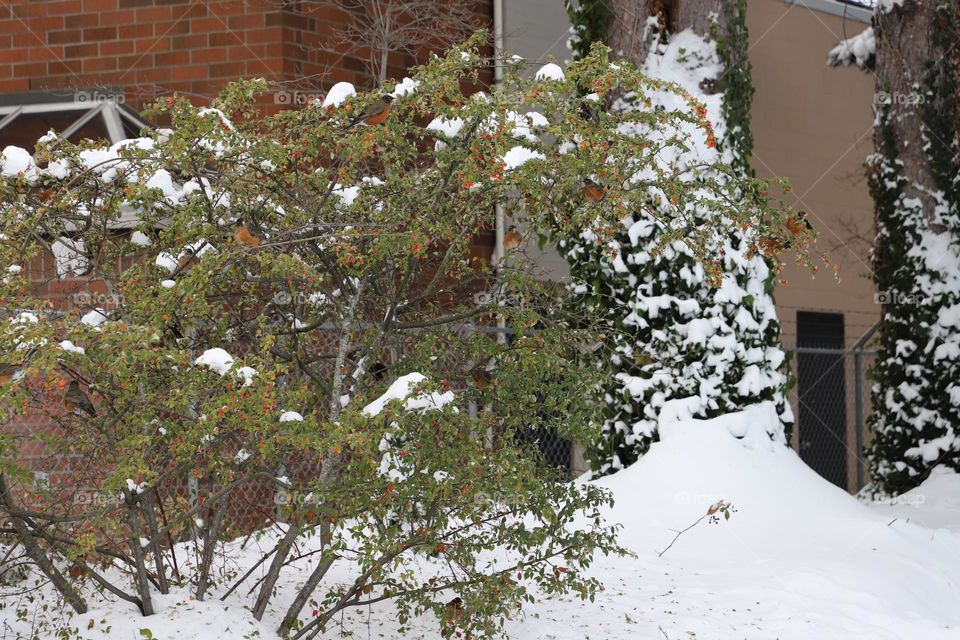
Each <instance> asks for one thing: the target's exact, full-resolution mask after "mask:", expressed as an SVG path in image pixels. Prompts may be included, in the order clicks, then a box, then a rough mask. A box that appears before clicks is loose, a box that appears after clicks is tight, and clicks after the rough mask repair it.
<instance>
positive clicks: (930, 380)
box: [841, 3, 960, 495]
mask: <svg viewBox="0 0 960 640" xmlns="http://www.w3.org/2000/svg"><path fill="white" fill-rule="evenodd" d="M874 22H875V27H874V28H875V31H876V33H877V39H876V41H877V51H876V57H875V58H871V59H872V60H874V61H875V62H874V64H875V71H876V74H877V89H878V92H879V93H878V95H880V96H883V97H886V98H888V99H886V100H882V102H883V103H884V104H882V105H881V108H880V111H879V113H878V115H877V126H876V129H875V140H876V142H877V153H876V154H875V155H874V156H873V157H872V158H871V159H870V161H869V162H868V177H869V180H870V189H871V194H872V196H873V198H874V206H875V212H876V221H877V237H876V242H875V246H874V251H873V255H872V262H873V265H872V266H873V277H874V282H875V283H876V286H877V291H878V296H877V297H878V301H879V302H881V303H882V304H883V319H882V322H881V325H880V333H879V336H880V345H879V352H878V356H877V360H876V362H875V365H874V367H873V370H872V372H871V375H872V377H873V379H874V382H875V383H874V385H873V387H872V399H873V412H872V413H871V415H870V419H869V425H870V428H871V429H872V431H873V440H872V442H871V444H870V447H869V448H868V450H867V455H868V459H869V462H870V473H871V477H872V479H873V490H874V491H875V492H876V493H879V494H892V495H896V494H900V493H902V492H904V491H907V490H909V489H911V488H913V487H915V486H917V485H918V484H920V483H921V482H922V481H923V480H924V479H925V478H926V477H927V475H928V474H929V472H930V471H931V470H932V469H933V468H934V467H936V466H937V465H940V464H943V465H946V466H949V467H951V468H953V469H955V470H960V437H958V436H960V382H958V381H960V336H958V331H960V246H958V237H957V233H958V231H960V153H958V138H957V133H958V131H957V118H958V116H960V106H958V95H957V86H958V85H957V82H958V80H960V78H958V77H957V66H956V64H957V61H958V59H960V57H958V56H957V55H956V52H953V51H952V45H953V44H954V41H955V38H956V35H955V34H956V32H957V31H956V30H957V29H958V25H960V21H958V11H957V7H956V4H955V3H944V4H942V5H940V6H938V7H932V6H927V7H924V6H920V5H912V4H911V5H909V6H907V7H905V8H904V9H902V10H900V9H898V10H892V11H887V10H884V9H883V8H881V9H878V11H877V13H876V17H875V21H874ZM899 34H907V35H906V36H901V35H899ZM901 37H909V38H910V39H911V42H913V43H916V42H917V40H916V39H917V38H923V39H924V41H925V43H922V46H921V45H917V46H918V47H919V49H918V54H917V57H914V56H910V57H908V58H907V59H906V61H905V60H904V59H903V57H902V54H901V53H900V51H901V48H902V44H903V43H902V42H901V41H900V40H899V38H901ZM841 46H842V45H841ZM925 47H932V50H934V51H939V52H941V53H942V54H943V55H931V56H924V55H922V50H923V49H924V48H925ZM911 50H913V48H911ZM911 65H912V66H916V67H917V68H916V69H912V70H911ZM912 71H916V73H912ZM918 77H919V78H920V80H921V82H920V83H919V84H917V83H916V80H917V78H918ZM904 87H907V88H909V90H910V91H909V93H904V92H903V88H904ZM918 143H919V144H918Z"/></svg>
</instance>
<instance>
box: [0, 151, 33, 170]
mask: <svg viewBox="0 0 960 640" xmlns="http://www.w3.org/2000/svg"><path fill="white" fill-rule="evenodd" d="M21 173H22V174H24V176H26V177H27V178H31V177H35V176H36V173H37V166H36V165H35V164H34V163H33V156H32V155H31V154H30V152H28V151H27V150H26V149H22V148H20V147H14V146H12V145H10V146H7V147H4V149H3V153H2V154H0V175H2V176H4V177H5V178H10V177H14V176H17V175H19V174H21Z"/></svg>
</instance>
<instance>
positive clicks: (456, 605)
mask: <svg viewBox="0 0 960 640" xmlns="http://www.w3.org/2000/svg"><path fill="white" fill-rule="evenodd" d="M446 607H447V623H446V625H444V627H442V628H441V629H440V635H441V636H442V637H444V638H448V637H450V636H451V635H453V631H454V629H456V627H457V620H458V619H459V618H460V616H462V615H463V599H462V598H460V597H459V596H457V597H456V598H454V599H453V600H451V601H450V602H448V603H447V605H446ZM447 626H449V627H450V628H447Z"/></svg>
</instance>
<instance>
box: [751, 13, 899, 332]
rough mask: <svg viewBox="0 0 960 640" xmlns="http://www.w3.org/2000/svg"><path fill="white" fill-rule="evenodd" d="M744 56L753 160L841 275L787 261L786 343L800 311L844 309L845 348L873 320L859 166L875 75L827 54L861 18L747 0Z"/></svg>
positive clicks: (782, 294) (867, 147) (859, 26)
mask: <svg viewBox="0 0 960 640" xmlns="http://www.w3.org/2000/svg"><path fill="white" fill-rule="evenodd" d="M747 24H748V27H749V30H750V61H751V62H752V63H753V82H754V86H755V87H756V95H755V96H754V102H753V122H752V130H753V135H754V141H755V147H754V158H753V165H754V167H755V168H756V170H757V172H758V173H759V174H760V175H761V176H763V177H770V176H774V175H777V176H785V177H787V178H789V180H790V183H791V185H792V187H793V190H794V192H793V194H788V195H787V201H788V202H789V203H790V204H791V205H793V206H794V207H795V208H797V209H799V210H805V211H808V212H809V218H810V220H811V222H812V223H813V225H814V227H815V228H816V230H817V231H818V232H819V234H820V239H819V242H818V246H817V248H816V251H817V253H818V254H819V253H826V254H827V255H828V256H829V258H830V260H831V262H832V263H834V264H839V265H840V279H839V281H837V280H836V279H835V278H834V277H833V276H832V275H831V269H830V268H829V267H824V266H823V265H821V270H820V273H818V274H817V276H816V278H813V279H812V278H811V277H810V275H809V272H807V271H805V270H804V269H801V268H797V267H795V266H794V265H790V266H789V267H788V268H787V270H786V271H785V273H784V279H786V280H787V282H788V284H786V285H780V286H779V287H778V289H777V307H778V310H779V313H780V319H781V322H782V323H783V328H784V342H785V343H786V344H788V345H792V344H794V342H795V340H796V313H797V311H798V310H801V311H803V310H805V311H826V312H835V313H843V314H844V320H845V327H844V330H845V331H844V333H845V339H846V342H847V345H848V346H850V345H852V344H853V343H855V342H856V341H857V339H859V338H860V336H861V335H863V334H864V332H866V331H867V330H868V329H869V328H870V327H871V326H872V325H873V324H874V322H876V320H877V319H878V318H879V312H880V308H879V306H878V305H876V304H875V303H874V295H873V294H874V291H873V286H872V283H871V282H870V280H869V277H868V274H869V271H868V266H867V265H868V261H867V249H868V244H867V241H865V239H866V238H869V235H870V233H871V230H872V228H873V208H872V201H871V199H870V195H869V193H868V192H867V185H866V182H865V180H864V173H863V163H864V161H865V159H866V158H867V156H868V155H869V154H870V153H872V152H873V138H872V123H873V114H872V110H871V104H872V101H873V93H874V89H873V77H872V76H871V75H869V74H865V73H863V72H862V71H859V70H858V69H854V68H842V69H831V68H829V67H827V65H826V63H825V60H826V56H827V52H828V51H829V50H830V49H831V48H832V47H833V46H834V45H835V44H836V43H837V42H838V41H839V40H841V39H843V37H844V29H846V35H847V37H850V36H852V35H855V34H857V33H859V32H860V31H862V30H863V29H864V28H865V27H866V26H867V25H865V24H863V23H862V22H859V21H857V20H853V19H850V18H848V19H847V20H846V25H844V20H843V18H842V17H840V16H836V15H831V14H830V13H827V12H825V11H819V10H814V9H810V8H808V7H806V6H802V5H799V4H787V3H786V2H784V0H750V2H749V3H748V8H747Z"/></svg>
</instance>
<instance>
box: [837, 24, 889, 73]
mask: <svg viewBox="0 0 960 640" xmlns="http://www.w3.org/2000/svg"><path fill="white" fill-rule="evenodd" d="M876 53H877V40H876V36H875V34H874V31H873V27H868V28H867V29H865V30H864V31H861V32H860V33H858V34H857V35H855V36H853V37H852V38H847V39H846V40H841V41H840V43H839V44H838V45H837V46H835V47H834V48H833V49H831V50H830V52H829V53H828V54H827V64H829V65H830V66H837V65H843V66H848V65H851V64H856V65H857V66H858V67H860V68H862V69H863V68H866V67H867V65H868V64H869V63H870V60H871V59H872V58H873V57H874V56H875V55H876Z"/></svg>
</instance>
